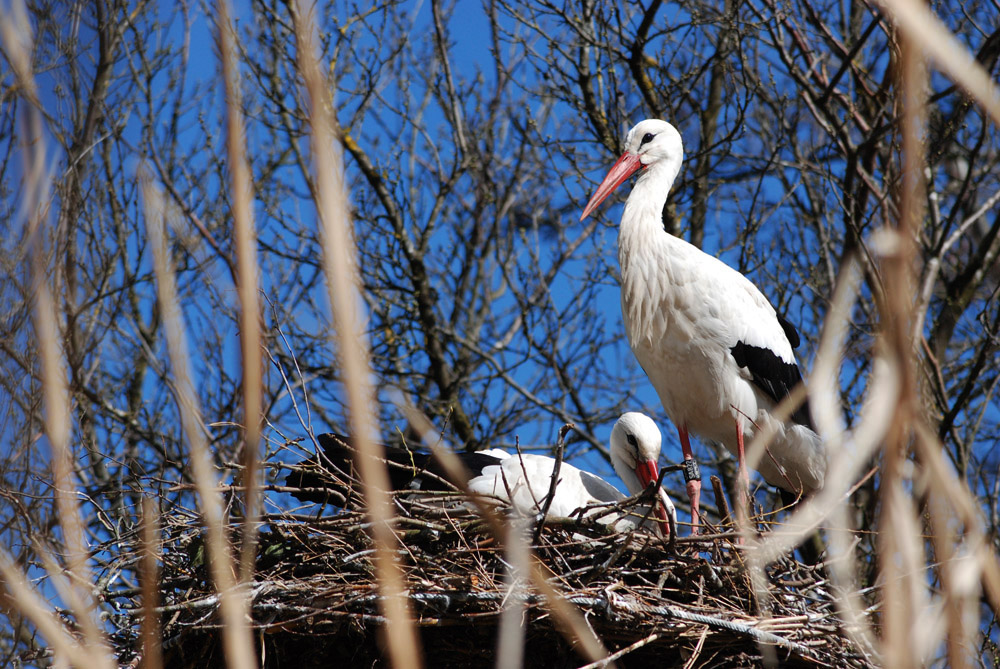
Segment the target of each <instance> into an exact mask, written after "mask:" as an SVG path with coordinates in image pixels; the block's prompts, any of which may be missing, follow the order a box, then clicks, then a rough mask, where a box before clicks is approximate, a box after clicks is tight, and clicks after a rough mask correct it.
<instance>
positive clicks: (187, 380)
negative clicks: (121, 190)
mask: <svg viewBox="0 0 1000 669" xmlns="http://www.w3.org/2000/svg"><path fill="white" fill-rule="evenodd" d="M139 179H140V183H141V188H142V196H143V209H144V213H145V217H146V229H147V231H148V234H149V242H150V244H149V245H150V249H151V251H152V255H153V269H154V271H155V273H156V279H157V281H156V288H157V294H158V297H159V300H160V307H161V310H162V313H163V327H164V330H165V333H166V340H167V349H168V351H169V355H170V362H171V369H172V371H173V376H174V393H175V395H176V397H177V406H178V410H179V411H180V418H181V427H182V429H183V431H184V435H185V437H186V438H187V441H188V444H190V447H191V468H192V471H193V474H194V481H195V486H196V488H197V490H198V497H199V499H200V506H201V512H202V516H203V519H204V522H205V528H206V531H207V535H208V536H207V541H206V544H207V548H208V562H209V565H210V568H211V574H212V579H213V580H214V581H215V587H216V589H218V591H219V596H220V613H221V617H222V640H223V647H224V649H225V656H226V664H227V666H229V667H233V668H234V669H249V668H250V667H256V666H257V660H256V657H255V655H254V643H253V637H252V636H251V634H250V624H249V623H250V616H249V606H248V602H247V598H246V590H245V589H243V588H240V587H239V586H238V583H237V579H236V574H235V572H234V569H233V560H232V556H231V555H230V552H229V542H228V540H227V539H226V535H225V527H224V526H225V524H224V521H223V517H222V516H223V513H222V500H221V497H220V494H219V490H218V478H217V477H216V475H215V472H214V470H213V465H212V455H211V453H210V452H209V449H208V442H207V440H206V439H205V432H204V431H205V429H206V428H205V424H204V423H203V421H202V419H201V416H200V413H199V409H198V397H197V394H196V393H195V389H194V382H193V380H192V375H191V363H190V356H189V354H188V348H187V340H186V337H185V331H184V317H183V314H182V313H181V309H180V304H179V301H178V297H177V285H176V277H175V276H174V271H173V267H172V266H171V263H170V257H169V248H168V246H167V232H166V216H167V212H166V208H165V203H164V201H163V196H162V195H161V193H160V192H159V190H158V189H157V188H156V186H154V185H153V183H152V180H151V178H150V176H149V175H148V174H147V173H146V172H145V171H141V172H140V175H139Z"/></svg>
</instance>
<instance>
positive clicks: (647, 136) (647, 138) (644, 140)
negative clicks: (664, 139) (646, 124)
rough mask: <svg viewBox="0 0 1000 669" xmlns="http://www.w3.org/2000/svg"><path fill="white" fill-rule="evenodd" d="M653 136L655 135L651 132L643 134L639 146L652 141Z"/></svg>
mask: <svg viewBox="0 0 1000 669" xmlns="http://www.w3.org/2000/svg"><path fill="white" fill-rule="evenodd" d="M654 137H656V135H654V134H653V133H651V132H647V133H646V134H645V135H643V136H642V141H641V142H639V146H642V145H643V144H647V143H649V142H652V141H653V138H654Z"/></svg>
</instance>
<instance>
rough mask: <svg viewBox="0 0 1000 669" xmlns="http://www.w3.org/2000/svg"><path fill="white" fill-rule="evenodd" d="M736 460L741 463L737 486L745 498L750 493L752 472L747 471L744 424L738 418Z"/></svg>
mask: <svg viewBox="0 0 1000 669" xmlns="http://www.w3.org/2000/svg"><path fill="white" fill-rule="evenodd" d="M736 461H737V462H738V463H739V469H740V471H739V475H738V476H737V481H738V483H737V488H740V491H739V492H740V494H741V495H743V498H744V499H745V498H746V497H747V496H748V495H749V494H750V474H748V473H747V456H746V452H745V451H744V449H743V425H742V424H741V423H740V419H739V418H737V419H736Z"/></svg>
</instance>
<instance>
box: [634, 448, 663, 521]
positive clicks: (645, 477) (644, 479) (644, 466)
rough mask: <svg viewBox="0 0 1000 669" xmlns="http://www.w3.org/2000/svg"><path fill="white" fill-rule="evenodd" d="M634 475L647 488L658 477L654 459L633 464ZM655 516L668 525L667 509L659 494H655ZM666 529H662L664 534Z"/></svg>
mask: <svg viewBox="0 0 1000 669" xmlns="http://www.w3.org/2000/svg"><path fill="white" fill-rule="evenodd" d="M635 475H636V476H638V477H639V483H641V484H642V487H643V488H648V487H649V486H651V485H653V484H654V483H656V479H658V478H660V468H659V467H657V466H656V461H655V460H646V461H645V462H640V463H638V464H636V466H635ZM654 508H655V511H656V517H657V518H659V519H660V520H661V521H663V523H664V525H666V526H667V527H669V523H670V521H669V520H667V510H666V509H665V508H663V504H662V503H661V502H660V496H659V495H657V496H656V502H655V507H654ZM666 532H667V530H666V529H665V530H664V534H666Z"/></svg>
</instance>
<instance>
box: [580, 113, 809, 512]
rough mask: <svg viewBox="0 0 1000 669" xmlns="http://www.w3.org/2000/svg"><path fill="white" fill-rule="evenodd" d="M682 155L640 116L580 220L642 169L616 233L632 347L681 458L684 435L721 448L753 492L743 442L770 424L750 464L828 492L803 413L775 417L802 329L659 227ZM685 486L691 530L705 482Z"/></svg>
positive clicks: (784, 483)
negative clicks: (771, 431)
mask: <svg viewBox="0 0 1000 669" xmlns="http://www.w3.org/2000/svg"><path fill="white" fill-rule="evenodd" d="M683 156H684V148H683V145H682V143H681V136H680V133H678V132H677V130H676V129H675V128H674V127H673V126H672V125H670V124H669V123H667V122H665V121H661V120H658V119H647V120H645V121H642V122H641V123H639V124H638V125H636V126H635V127H634V128H632V129H631V130H630V131H629V133H628V136H627V137H626V139H625V153H624V154H623V155H622V156H621V158H619V159H618V161H617V162H616V163H615V164H614V166H613V167H612V168H611V171H610V172H608V175H607V176H606V177H605V178H604V181H602V182H601V184H600V185H599V186H598V187H597V191H596V192H595V193H594V195H593V197H591V198H590V202H588V203H587V207H586V208H585V209H584V211H583V215H582V216H581V217H580V220H583V219H584V218H586V217H587V216H588V215H589V214H590V213H591V212H592V211H593V210H594V209H595V208H596V207H597V205H599V204H600V203H601V202H602V201H603V200H604V199H605V198H606V197H607V196H608V195H609V194H610V193H611V192H612V191H613V190H615V188H617V187H618V186H619V185H620V184H621V183H622V182H623V181H625V180H626V179H627V178H629V177H630V176H631V175H632V174H634V173H636V172H639V173H640V174H639V178H638V180H637V181H636V184H635V187H634V188H633V189H632V194H631V195H629V198H628V201H627V202H626V203H625V211H624V213H622V219H621V225H620V227H619V230H618V262H619V263H620V265H621V303H622V316H623V319H624V321H625V331H626V333H627V335H628V340H629V344H630V346H631V347H632V352H633V353H635V357H636V358H637V359H638V360H639V364H640V365H641V366H642V368H643V370H645V372H646V375H647V376H648V377H649V380H650V382H652V384H653V387H654V388H655V389H656V392H657V394H658V395H659V396H660V401H661V402H662V403H663V408H664V410H665V411H666V412H667V415H668V416H669V417H670V419H671V420H672V421H673V422H674V424H675V425H676V426H677V431H678V433H679V436H680V440H681V447H682V449H683V451H684V458H685V461H693V456H692V454H691V444H690V442H689V440H688V432H689V431H690V432H693V433H694V434H695V435H697V436H699V437H700V438H702V439H707V440H712V441H716V442H719V443H722V444H725V446H726V448H728V449H729V451H730V452H732V453H734V454H735V455H736V456H737V458H738V460H739V465H740V477H741V479H742V482H743V485H748V477H747V473H746V458H745V454H744V442H745V441H746V440H748V439H750V438H751V437H752V436H753V433H754V431H755V430H756V429H765V427H769V426H770V427H774V428H776V435H775V438H774V440H773V441H772V442H771V444H770V446H769V448H768V453H766V454H765V455H764V456H763V457H762V458H761V460H760V462H759V464H758V466H757V469H758V471H759V472H760V473H761V475H762V476H763V477H764V480H765V481H767V482H768V483H769V484H771V485H774V486H777V487H778V488H781V489H782V490H783V491H786V492H787V493H790V495H787V494H783V498H785V499H786V500H787V499H789V498H790V497H792V498H793V497H795V496H799V495H803V494H807V493H809V492H811V491H813V490H816V489H818V488H821V487H822V486H823V478H824V476H825V474H826V465H827V461H826V450H825V448H824V445H823V443H822V441H821V440H820V437H819V435H817V434H816V433H815V432H814V431H813V430H812V429H811V427H810V419H809V411H808V408H807V407H802V408H800V409H799V410H798V411H797V412H796V413H795V414H794V415H793V416H792V420H791V421H789V422H788V423H779V422H778V421H777V420H776V419H774V418H773V417H772V414H771V412H772V411H773V409H774V407H775V406H776V405H777V404H778V403H779V402H780V401H781V400H782V399H783V398H784V397H785V396H786V395H787V394H788V393H789V392H790V391H791V389H792V388H793V387H795V385H796V384H798V383H799V382H800V381H801V380H802V376H801V374H800V372H799V368H798V365H797V364H796V363H795V356H794V354H793V353H792V349H793V348H794V347H795V346H797V345H798V343H799V336H798V333H796V332H795V329H794V328H793V327H792V326H791V324H790V323H788V321H786V320H785V319H784V318H782V317H781V316H779V315H778V314H777V313H776V312H775V310H774V308H773V307H772V306H771V305H770V303H769V302H768V301H767V298H765V297H764V295H763V294H762V293H761V292H760V291H759V290H758V289H757V287H756V286H754V285H753V283H751V282H750V281H749V280H748V279H747V278H746V277H745V276H743V275H742V274H740V273H739V272H737V271H736V270H734V269H732V268H731V267H729V266H728V265H726V264H725V263H723V262H722V261H720V260H719V259H718V258H715V257H713V256H710V255H708V254H707V253H704V252H703V251H701V250H700V249H698V248H697V247H695V246H693V245H691V244H689V243H688V242H686V241H684V240H683V239H679V238H677V237H675V236H673V235H671V234H669V233H668V232H666V231H665V230H664V229H663V225H662V222H661V221H662V211H663V206H664V204H665V203H666V200H667V194H668V193H669V191H670V187H671V186H672V185H673V183H674V179H675V178H676V177H677V174H678V172H679V171H680V168H681V161H682V159H683ZM692 478H693V477H692ZM687 490H688V495H689V497H690V498H691V506H692V513H691V516H692V523H693V524H694V525H695V527H696V528H697V525H698V506H699V496H700V490H701V482H700V480H688V483H687Z"/></svg>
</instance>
